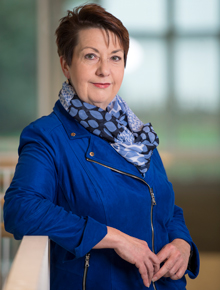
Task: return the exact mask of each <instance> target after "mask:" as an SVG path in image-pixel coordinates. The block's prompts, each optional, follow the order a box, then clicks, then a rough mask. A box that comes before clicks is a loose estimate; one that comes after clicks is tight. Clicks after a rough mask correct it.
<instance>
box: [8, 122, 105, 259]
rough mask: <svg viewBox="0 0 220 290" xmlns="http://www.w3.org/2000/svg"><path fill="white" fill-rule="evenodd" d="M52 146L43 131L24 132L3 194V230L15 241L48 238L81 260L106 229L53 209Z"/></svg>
mask: <svg viewBox="0 0 220 290" xmlns="http://www.w3.org/2000/svg"><path fill="white" fill-rule="evenodd" d="M52 143H53V142H52V138H51V136H50V134H49V133H48V132H45V131H44V130H43V129H41V128H35V126H34V125H30V126H29V127H27V128H26V129H24V131H23V133H22V135H21V140H20V146H19V161H18V164H17V166H16V170H15V175H14V178H13V180H12V183H11V185H10V187H9V189H8V190H7V192H6V194H5V204H4V222H5V228H6V231H8V232H10V233H12V234H14V237H15V238H16V239H21V238H22V237H23V236H24V235H47V236H49V238H50V239H51V240H53V241H54V242H55V243H57V244H59V245H60V246H61V247H63V248H65V249H66V250H67V251H69V252H71V253H73V254H74V255H75V257H82V256H84V255H85V254H86V253H87V252H89V251H90V249H91V248H93V247H94V245H96V244H97V243H98V242H99V241H100V240H101V239H102V238H103V237H104V236H105V235H106V234H107V227H106V225H104V224H101V223H99V222H97V221H96V220H94V219H92V218H91V217H81V216H77V215H75V214H74V213H72V212H67V211H65V210H64V208H62V207H60V206H57V205H56V195H57V190H58V187H59V182H58V176H57V172H58V168H57V166H58V165H57V164H58V162H55V159H56V158H58V157H57V156H58V154H57V152H56V150H58V148H57V149H56V150H55V149H54V148H56V147H55V146H53V145H52ZM56 161H57V160H56Z"/></svg>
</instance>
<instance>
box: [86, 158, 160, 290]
mask: <svg viewBox="0 0 220 290" xmlns="http://www.w3.org/2000/svg"><path fill="white" fill-rule="evenodd" d="M86 160H87V161H90V162H94V163H97V164H99V165H101V166H103V167H106V168H108V169H111V170H113V171H115V172H118V173H121V174H124V175H127V176H130V177H132V178H135V179H138V180H140V181H142V182H143V183H145V184H146V185H147V186H148V189H149V192H150V195H151V231H152V251H153V253H155V249H154V225H153V206H154V205H156V201H155V196H154V193H153V190H152V188H151V187H150V185H149V184H148V183H147V182H146V181H145V180H143V179H142V178H140V177H137V176H135V175H132V174H130V173H127V172H124V171H121V170H118V169H115V168H112V167H110V166H108V165H105V164H102V163H100V162H98V161H95V160H92V159H90V158H86ZM152 284H153V287H154V290H157V288H156V285H155V283H154V282H152Z"/></svg>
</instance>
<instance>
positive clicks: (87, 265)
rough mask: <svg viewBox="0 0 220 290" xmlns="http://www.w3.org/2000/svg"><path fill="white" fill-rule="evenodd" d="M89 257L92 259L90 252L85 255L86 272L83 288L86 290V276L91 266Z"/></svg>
mask: <svg viewBox="0 0 220 290" xmlns="http://www.w3.org/2000/svg"><path fill="white" fill-rule="evenodd" d="M89 259H90V253H88V254H86V257H85V266H84V273H83V286H82V288H83V290H86V277H87V272H88V268H89Z"/></svg>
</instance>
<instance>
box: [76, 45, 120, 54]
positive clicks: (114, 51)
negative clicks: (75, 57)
mask: <svg viewBox="0 0 220 290" xmlns="http://www.w3.org/2000/svg"><path fill="white" fill-rule="evenodd" d="M86 48H91V49H93V50H94V51H95V52H98V53H99V51H98V49H96V48H94V47H92V46H86V47H83V48H82V49H81V51H83V50H84V49H86ZM119 51H121V52H123V49H121V48H120V49H117V50H113V51H112V52H111V53H117V52H119Z"/></svg>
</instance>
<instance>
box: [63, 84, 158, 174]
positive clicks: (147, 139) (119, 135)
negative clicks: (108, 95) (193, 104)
mask: <svg viewBox="0 0 220 290" xmlns="http://www.w3.org/2000/svg"><path fill="white" fill-rule="evenodd" d="M59 99H60V102H61V104H62V105H63V107H64V108H65V109H66V111H67V112H68V113H69V114H70V115H71V116H72V117H74V119H76V120H77V121H78V122H79V123H80V124H81V125H82V126H83V127H85V128H86V129H87V130H88V131H89V132H91V133H93V134H95V135H97V136H99V137H101V138H103V139H104V140H106V141H107V142H109V143H110V144H111V146H112V147H113V148H114V149H115V150H116V151H117V152H118V153H119V154H120V155H121V156H123V157H124V158H125V159H126V160H127V161H128V162H131V163H133V164H134V165H135V166H136V167H137V169H138V170H139V171H140V173H141V174H142V175H143V176H145V173H146V172H147V170H148V169H149V167H150V158H151V155H152V153H153V150H154V149H155V148H156V146H158V144H159V139H158V137H157V134H156V133H155V132H154V130H153V127H152V125H151V123H147V124H143V123H142V122H141V121H140V120H139V119H138V117H137V116H136V115H135V114H134V113H133V112H132V111H131V109H130V108H129V107H128V105H127V104H126V103H125V101H124V100H122V98H121V97H119V96H118V95H116V96H115V98H114V99H113V101H112V102H111V103H110V104H109V105H108V106H107V108H106V111H105V110H103V109H101V108H99V107H96V106H94V105H91V104H88V103H86V102H83V101H81V100H80V99H79V97H78V96H77V94H76V93H75V91H74V88H73V87H72V86H71V85H70V84H68V83H66V82H64V83H63V86H62V89H61V90H60V93H59Z"/></svg>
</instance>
